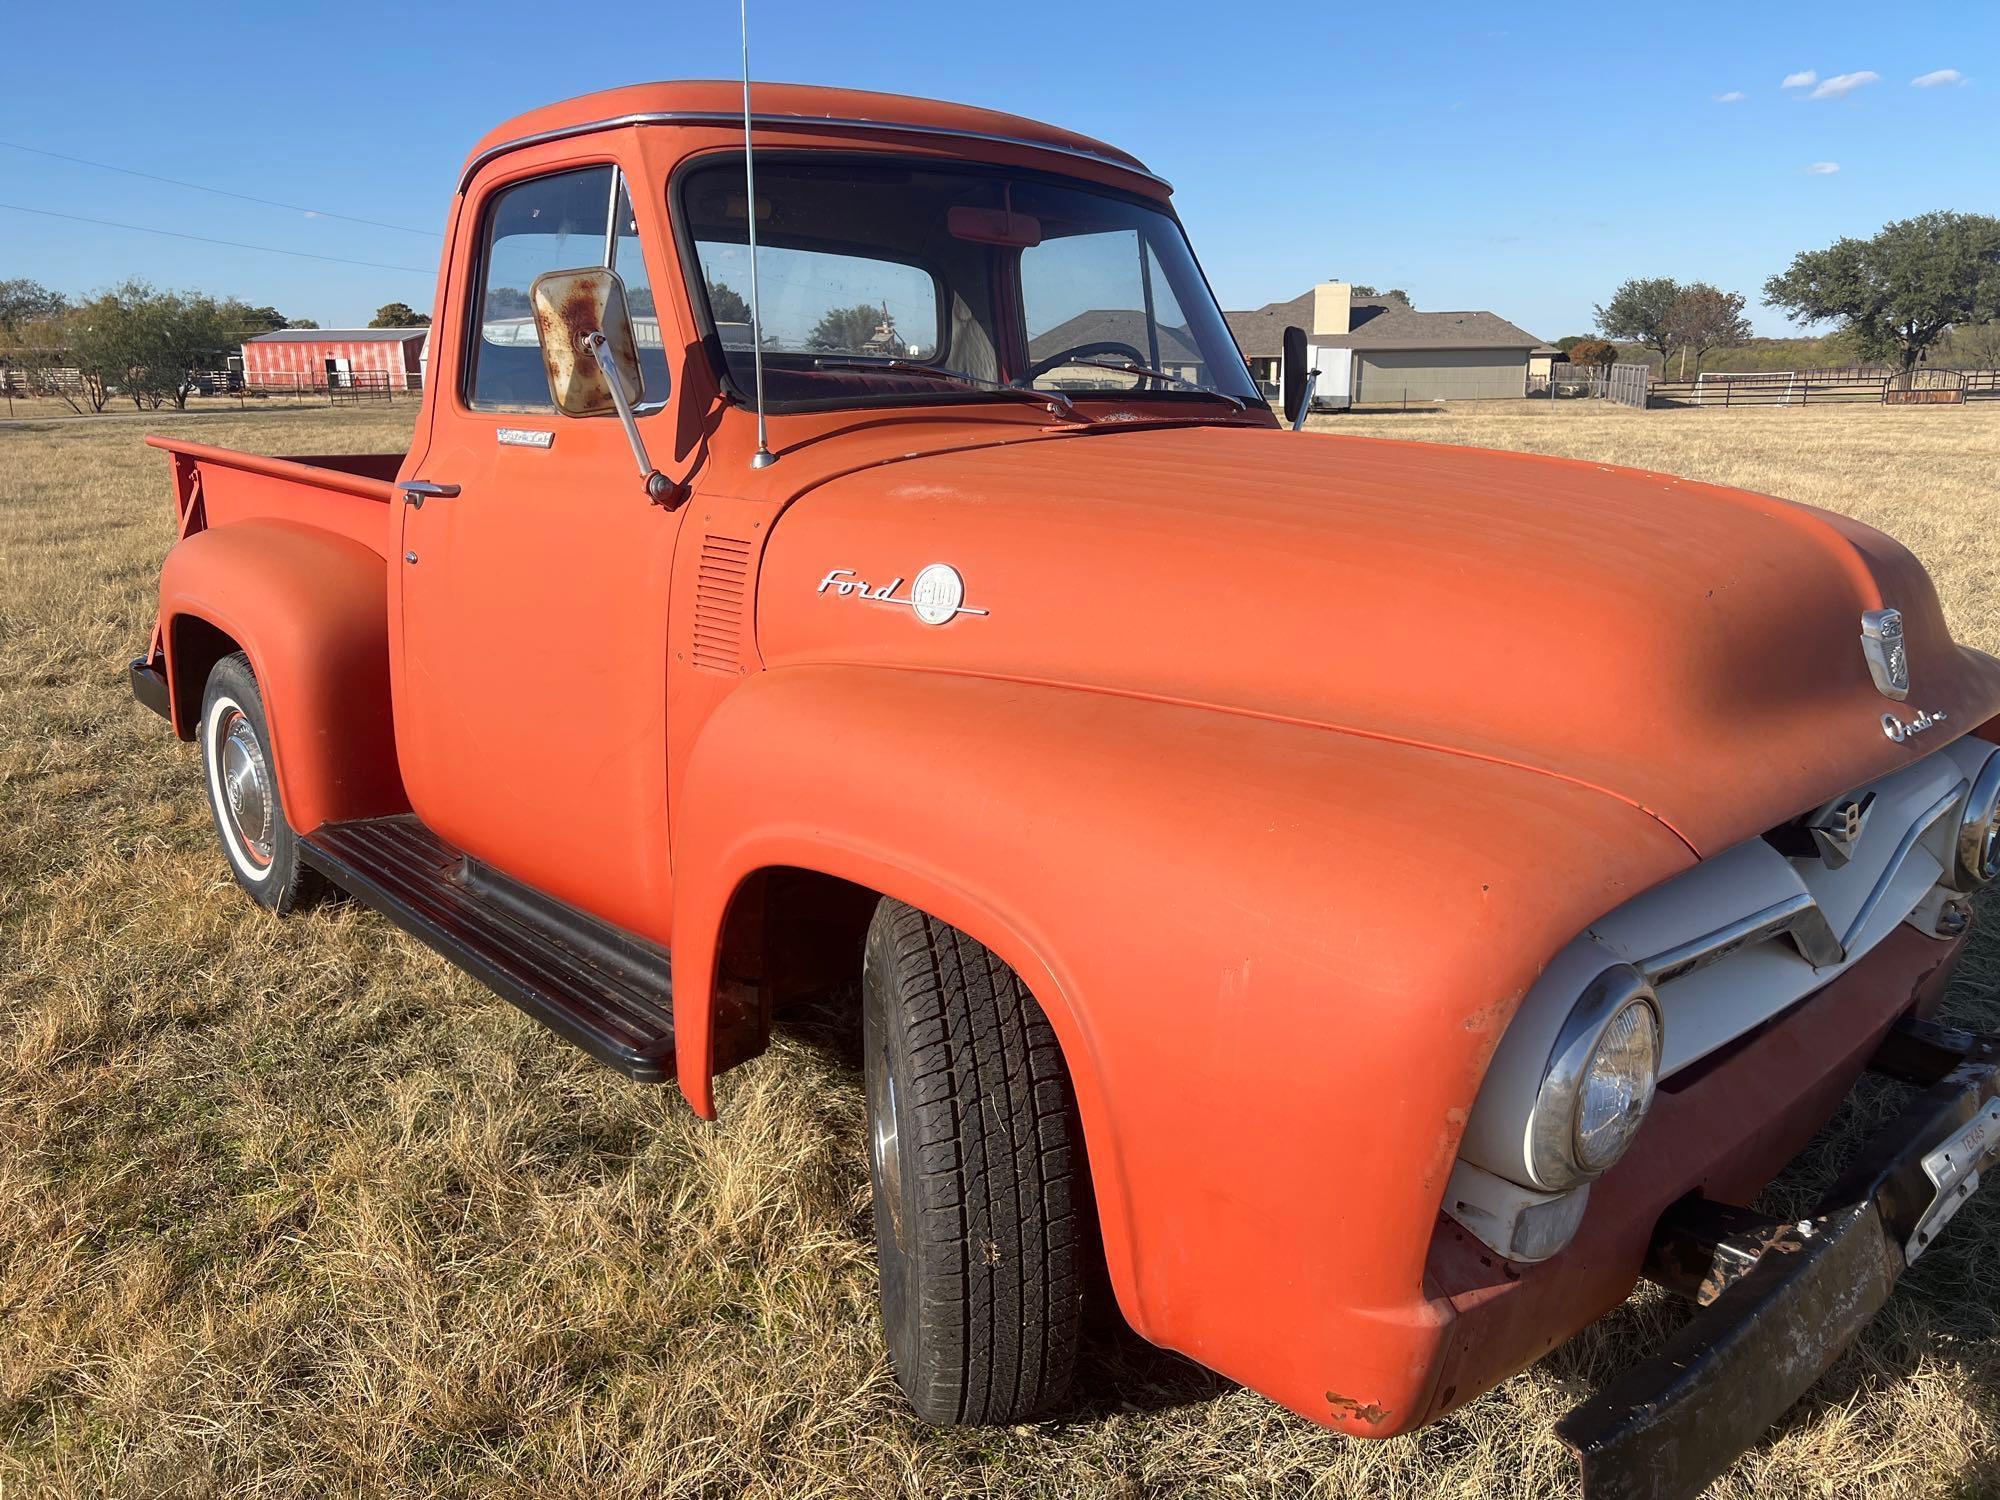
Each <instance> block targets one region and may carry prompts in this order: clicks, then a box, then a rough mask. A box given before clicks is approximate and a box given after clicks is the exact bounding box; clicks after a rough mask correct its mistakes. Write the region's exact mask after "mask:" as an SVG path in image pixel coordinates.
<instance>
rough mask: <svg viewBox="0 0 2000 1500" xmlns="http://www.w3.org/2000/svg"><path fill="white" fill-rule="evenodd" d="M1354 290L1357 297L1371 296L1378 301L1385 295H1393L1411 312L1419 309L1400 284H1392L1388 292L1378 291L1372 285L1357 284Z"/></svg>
mask: <svg viewBox="0 0 2000 1500" xmlns="http://www.w3.org/2000/svg"><path fill="white" fill-rule="evenodd" d="M1353 292H1354V295H1355V296H1357V297H1363V298H1370V299H1373V300H1374V301H1378V302H1379V301H1381V300H1382V299H1383V298H1385V297H1393V298H1395V299H1396V301H1398V302H1400V303H1402V304H1403V306H1405V307H1407V308H1408V309H1409V310H1410V311H1411V312H1415V311H1416V310H1417V304H1416V303H1414V302H1412V301H1411V300H1410V294H1409V293H1408V292H1406V291H1404V290H1403V289H1402V288H1401V287H1399V286H1392V287H1390V288H1389V290H1388V291H1386V292H1378V291H1376V290H1375V288H1374V287H1372V286H1357V287H1355V288H1353Z"/></svg>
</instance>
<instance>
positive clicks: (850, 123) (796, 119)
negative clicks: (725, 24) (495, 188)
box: [458, 109, 1174, 193]
mask: <svg viewBox="0 0 2000 1500" xmlns="http://www.w3.org/2000/svg"><path fill="white" fill-rule="evenodd" d="M750 118H751V123H752V124H753V125H762V126H764V127H766V128H768V129H773V130H832V131H846V130H866V131H887V132H890V133H891V134H895V135H921V136H929V137H932V138H935V139H943V140H956V141H972V142H975V143H977V144H979V145H983V146H1017V147H1020V148H1021V149H1023V150H1027V151H1047V152H1049V153H1051V154H1053V155H1056V156H1067V157H1070V158H1072V159H1074V160H1077V161H1087V162H1090V163H1091V164H1093V165H1094V166H1101V167H1113V168H1116V169H1117V170H1118V171H1120V172H1129V173H1131V174H1132V175H1133V176H1134V177H1139V178H1143V179H1144V180H1145V181H1147V182H1151V183H1154V184H1156V185H1157V186H1159V187H1161V188H1163V189H1164V190H1165V191H1167V192H1169V193H1171V192H1172V191H1173V190H1174V185H1173V184H1172V183H1171V182H1168V181H1167V179H1166V178H1164V177H1162V176H1160V175H1159V174H1158V173H1156V172H1153V171H1150V170H1148V169H1147V168H1146V167H1144V166H1142V165H1140V164H1139V163H1138V162H1136V161H1125V160H1121V159H1119V158H1118V157H1115V156H1107V155H1106V154H1105V153H1104V152H1102V151H1091V150H1088V149H1087V148H1085V147H1082V146H1065V145H1062V144H1060V143H1058V142H1056V141H1037V140H1030V139H1029V138H1027V137H1025V136H1018V135H1000V134H998V133H996V132H991V131H984V130H960V129H957V128H956V127H954V126H950V125H915V124H906V123H899V122H897V121H894V120H863V119H856V118H850V117H845V116H839V115H793V114H756V115H752V116H751V117H750ZM742 121H743V116H742V115H740V114H733V113H731V112H729V111H727V110H718V109H661V110H637V111H634V112H633V113H631V114H624V115H608V116H606V117H605V118H604V119H601V120H588V121H585V122H583V123H581V124H577V125H560V126H557V127H556V128H555V129H553V130H538V131H535V132H533V133H532V134H530V135H522V136H516V137H515V138H514V139H513V140H511V141H502V142H501V143H500V144H499V145H497V146H488V147H487V148H486V149H485V150H484V151H482V152H480V153H479V154H478V155H477V156H475V157H473V158H472V160H471V161H469V162H467V163H466V164H465V171H464V172H463V173H461V174H460V176H459V179H458V191H459V192H461V193H463V192H464V191H465V190H466V188H468V187H469V186H471V184H472V179H473V178H474V177H475V176H477V175H478V174H479V172H480V171H481V170H482V169H483V168H484V167H485V166H486V165H487V163H489V162H491V161H493V160H494V159H496V158H497V157H501V156H505V155H506V154H507V153H508V152H510V151H520V150H523V149H525V148H526V147H529V146H540V145H545V144H547V143H548V142H550V141H563V140H568V139H570V138H571V137H573V136H579V135H590V134H593V133H595V132H596V131H600V130H623V129H625V128H626V127H628V126H632V125H723V126H729V127H732V128H733V127H737V126H740V125H741V124H742Z"/></svg>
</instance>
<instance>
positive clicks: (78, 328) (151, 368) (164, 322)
mask: <svg viewBox="0 0 2000 1500" xmlns="http://www.w3.org/2000/svg"><path fill="white" fill-rule="evenodd" d="M71 326H72V330H73V332H72V337H71V348H72V349H73V350H74V351H75V355H76V362H77V365H78V367H79V368H80V369H81V370H83V371H84V373H85V377H86V379H88V380H92V381H94V382H96V383H97V384H99V385H101V386H102V387H104V388H106V389H109V388H110V387H112V386H116V387H117V388H118V389H119V390H120V391H122V392H123V393H124V394H125V395H127V396H129V397H131V399H132V404H133V406H134V407H136V408H138V409H140V410H144V409H146V408H147V407H151V408H153V409H154V410H158V409H159V408H160V407H161V406H163V405H165V404H166V403H167V402H169V401H171V402H173V404H174V406H175V407H176V408H185V407H186V406H187V398H188V395H189V393H190V392H191V391H192V390H193V388H194V386H193V381H192V377H193V375H194V374H196V373H197V372H199V371H203V370H213V369H215V368H216V367H217V366H218V365H220V364H221V363H222V362H223V360H224V359H225V358H226V357H227V355H228V351H229V350H230V349H231V348H232V347H234V345H235V342H236V335H235V331H234V329H233V328H232V326H231V321H230V318H229V317H228V315H227V313H226V312H225V310H224V306H223V304H221V303H219V302H217V301H216V300H215V298H213V297H210V296H207V295H205V294H203V293H200V292H162V291H159V290H157V289H156V288H154V287H153V286H151V285H149V284H148V283H146V282H144V281H138V280H132V281H127V282H125V283H124V284H123V285H121V286H116V287H113V288H111V290H109V291H106V292H100V293H99V294H98V295H97V296H95V297H92V298H91V299H89V300H88V301H86V302H85V303H83V304H82V305H81V306H80V307H78V308H77V310H76V312H75V314H74V315H73V317H72V324H71Z"/></svg>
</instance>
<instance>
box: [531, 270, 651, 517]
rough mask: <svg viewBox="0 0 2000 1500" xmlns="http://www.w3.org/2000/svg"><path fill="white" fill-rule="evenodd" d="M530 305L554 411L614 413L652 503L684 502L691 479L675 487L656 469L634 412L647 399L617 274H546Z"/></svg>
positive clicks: (536, 286)
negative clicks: (623, 431) (647, 453)
mask: <svg viewBox="0 0 2000 1500" xmlns="http://www.w3.org/2000/svg"><path fill="white" fill-rule="evenodd" d="M528 300H529V301H530V302H531V303H532V304H533V306H534V309H535V337H536V338H537V339H538V340H540V342H541V346H542V367H543V368H544V369H545V370H547V371H548V376H549V397H550V399H551V400H553V401H554V402H555V404H556V410H557V411H559V412H561V413H562V414H563V415H564V416H566V417H595V416H601V415H602V414H603V413H605V412H616V413H617V414H618V421H619V423H620V424H621V425H622V426H623V427H624V429H625V440H626V441H627V442H629V443H630V444H631V445H632V457H633V458H634V459H635V460H637V461H638V464H639V478H640V480H641V481H642V482H643V483H644V484H645V486H646V496H647V498H648V499H650V500H651V501H652V502H653V503H654V504H655V505H664V506H665V507H666V508H667V509H668V510H673V509H675V508H676V507H678V506H679V505H681V504H683V503H684V502H685V501H686V500H687V498H688V494H689V489H688V485H687V483H686V481H685V480H683V481H679V482H676V481H675V480H672V479H669V478H667V476H666V475H664V474H662V473H661V472H660V471H659V470H658V469H656V468H654V467H653V461H652V459H651V458H649V457H647V456H646V440H645V438H643V437H641V436H640V435H639V423H638V421H637V420H636V419H635V418H634V417H633V415H632V408H633V407H634V406H636V405H637V404H638V403H639V402H640V401H642V400H644V399H645V392H646V386H645V376H644V374H643V373H642V372H641V371H640V369H639V345H638V340H636V339H635V338H634V337H633V336H632V314H631V313H630V312H629V311H627V310H626V307H625V283H624V282H622V281H620V280H619V279H618V273H617V272H616V271H611V270H607V269H606V268H605V267H603V266H585V267H583V268H582V269H581V270H576V271H546V272H544V273H543V274H542V275H540V276H537V277H536V278H535V284H534V285H533V286H532V287H530V288H529V289H528ZM628 371H629V372H630V373H629V374H628V373H627V372H628Z"/></svg>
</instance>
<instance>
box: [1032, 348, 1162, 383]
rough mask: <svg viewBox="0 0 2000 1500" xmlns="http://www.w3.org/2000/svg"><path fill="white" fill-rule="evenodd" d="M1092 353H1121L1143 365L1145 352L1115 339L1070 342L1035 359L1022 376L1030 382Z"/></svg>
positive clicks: (1134, 362) (1136, 363)
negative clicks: (1043, 356)
mask: <svg viewBox="0 0 2000 1500" xmlns="http://www.w3.org/2000/svg"><path fill="white" fill-rule="evenodd" d="M1092 354H1122V355H1124V356H1125V357H1126V358H1127V359H1129V360H1131V361H1132V363H1133V364H1135V365H1143V364H1144V363H1145V362H1146V356H1145V354H1144V353H1142V352H1141V351H1139V350H1137V349H1134V348H1133V347H1132V346H1131V345H1130V344H1121V343H1119V342H1118V340H1116V339H1097V340H1095V341H1094V342H1092V343H1088V344H1072V345H1070V346H1069V348H1067V349H1062V350H1058V351H1057V352H1056V353H1054V354H1051V355H1050V356H1049V357H1048V358H1047V359H1038V360H1036V361H1035V362H1034V363H1033V364H1031V365H1029V366H1028V373H1027V375H1026V376H1025V377H1024V378H1025V379H1026V380H1027V381H1028V382H1029V383H1030V384H1032V383H1033V382H1035V381H1037V380H1040V379H1041V378H1042V377H1043V376H1044V375H1046V374H1048V373H1049V371H1051V370H1053V369H1055V368H1056V366H1058V365H1066V364H1069V363H1071V362H1072V361H1075V360H1079V359H1084V358H1087V357H1088V356H1090V355H1092Z"/></svg>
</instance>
